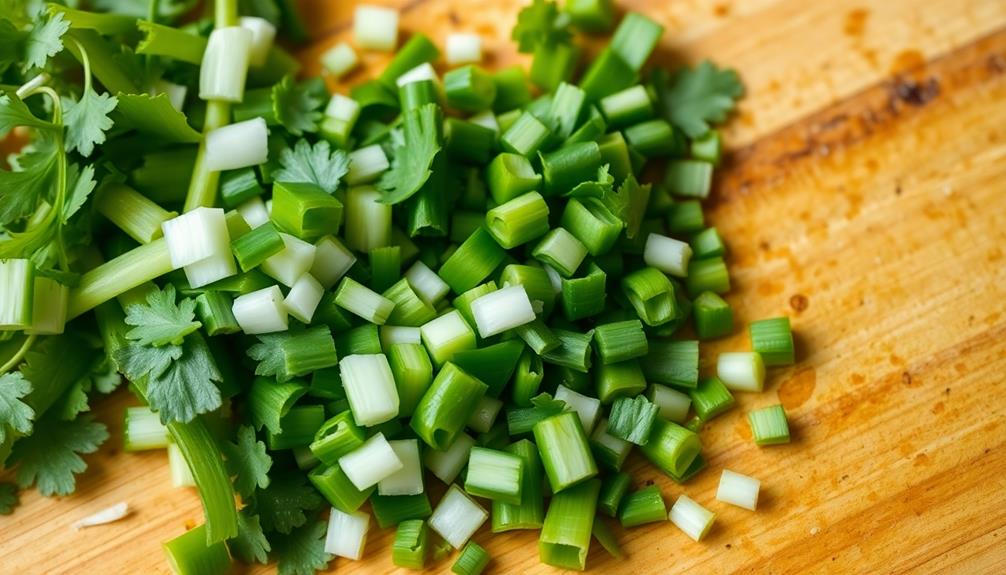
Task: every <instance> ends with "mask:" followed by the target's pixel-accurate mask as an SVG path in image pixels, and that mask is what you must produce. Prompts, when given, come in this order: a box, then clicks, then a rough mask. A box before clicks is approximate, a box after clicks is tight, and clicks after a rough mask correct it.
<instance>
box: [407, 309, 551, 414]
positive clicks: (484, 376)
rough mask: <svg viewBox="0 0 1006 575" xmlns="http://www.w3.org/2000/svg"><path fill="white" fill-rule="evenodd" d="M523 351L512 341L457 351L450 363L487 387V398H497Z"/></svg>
mask: <svg viewBox="0 0 1006 575" xmlns="http://www.w3.org/2000/svg"><path fill="white" fill-rule="evenodd" d="M528 325H531V324H528ZM522 327H523V326H522ZM517 329H520V328H517ZM523 351H524V346H523V345H522V344H521V342H520V341H519V340H515V339H512V340H508V341H503V342H500V343H497V344H493V345H489V346H486V347H481V348H478V349H466V350H462V351H458V352H456V353H455V354H454V358H453V359H452V360H451V361H452V362H453V363H454V364H455V365H457V366H458V367H460V368H461V369H463V370H465V371H466V372H468V373H469V374H471V375H472V376H474V377H475V378H477V379H478V380H479V381H481V382H482V383H484V384H486V385H487V386H489V389H488V390H487V391H486V395H487V396H489V397H499V395H500V392H502V391H503V388H504V387H506V384H507V382H509V381H510V377H511V376H512V375H513V373H514V370H515V369H516V368H517V364H518V362H519V361H520V358H521V353H522V352H523ZM424 353H425V351H424Z"/></svg>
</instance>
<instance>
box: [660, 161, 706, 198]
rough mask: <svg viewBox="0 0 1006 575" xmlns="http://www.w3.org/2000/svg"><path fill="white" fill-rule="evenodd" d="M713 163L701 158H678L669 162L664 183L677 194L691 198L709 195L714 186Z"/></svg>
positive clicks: (668, 189) (670, 190)
mask: <svg viewBox="0 0 1006 575" xmlns="http://www.w3.org/2000/svg"><path fill="white" fill-rule="evenodd" d="M712 180H713V165H712V164H710V163H709V162H703V161H701V160H676V161H673V162H670V163H668V164H667V173H666V174H665V175H664V185H665V186H667V191H669V192H671V193H672V194H674V195H675V196H685V197H690V198H702V199H705V198H707V197H709V189H710V187H711V186H712Z"/></svg>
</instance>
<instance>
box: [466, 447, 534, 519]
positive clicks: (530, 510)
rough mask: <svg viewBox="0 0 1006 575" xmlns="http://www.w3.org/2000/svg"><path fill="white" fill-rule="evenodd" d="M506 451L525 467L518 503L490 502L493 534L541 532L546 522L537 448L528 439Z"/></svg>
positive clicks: (507, 448)
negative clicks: (530, 530)
mask: <svg viewBox="0 0 1006 575" xmlns="http://www.w3.org/2000/svg"><path fill="white" fill-rule="evenodd" d="M505 450H506V451H507V452H508V453H512V454H514V455H516V456H517V457H519V458H521V460H522V461H523V463H524V473H523V474H522V475H521V502H520V504H519V505H513V504H510V503H505V502H503V501H499V500H493V504H492V531H493V533H502V532H503V531H512V530H514V529H540V528H541V526H542V523H543V522H544V518H545V501H544V499H543V497H542V485H543V481H544V474H543V473H544V472H543V470H542V466H541V458H540V457H539V456H538V448H537V447H536V446H535V445H534V444H533V443H531V442H530V441H528V440H527V439H522V440H520V441H518V442H516V443H512V444H510V445H508V446H507V447H506V448H505ZM469 473H470V471H469Z"/></svg>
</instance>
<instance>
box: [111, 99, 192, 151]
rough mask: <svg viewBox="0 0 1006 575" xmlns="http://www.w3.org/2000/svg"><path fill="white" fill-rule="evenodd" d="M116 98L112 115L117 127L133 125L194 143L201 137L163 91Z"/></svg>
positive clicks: (168, 139)
mask: <svg viewBox="0 0 1006 575" xmlns="http://www.w3.org/2000/svg"><path fill="white" fill-rule="evenodd" d="M118 100H119V105H118V106H116V108H115V113H114V114H113V116H112V117H113V118H114V119H115V125H116V127H117V128H133V129H135V130H136V131H137V132H140V133H143V134H150V135H152V136H156V137H158V138H160V139H162V140H164V141H165V142H177V143H195V142H198V141H199V140H201V139H202V135H201V134H200V133H199V132H197V131H196V130H195V129H193V128H192V126H190V125H189V123H188V120H187V119H186V117H185V114H183V113H182V112H180V111H178V110H176V109H175V108H174V107H173V106H172V105H171V100H169V99H168V95H167V94H158V95H156V96H151V95H150V94H119V95H118Z"/></svg>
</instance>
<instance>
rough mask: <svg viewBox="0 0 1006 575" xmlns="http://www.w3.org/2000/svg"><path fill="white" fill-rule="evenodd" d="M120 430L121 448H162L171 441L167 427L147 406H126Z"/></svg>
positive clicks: (135, 449) (137, 449)
mask: <svg viewBox="0 0 1006 575" xmlns="http://www.w3.org/2000/svg"><path fill="white" fill-rule="evenodd" d="M122 430H123V431H122V448H123V449H125V450H126V451H143V450H146V449H164V448H165V447H167V446H168V443H170V441H171V440H170V436H169V434H168V428H167V427H165V426H164V424H163V423H161V418H160V416H159V415H157V414H156V413H154V412H153V411H150V408H149V407H127V408H126V413H125V419H124V422H123V426H122Z"/></svg>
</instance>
